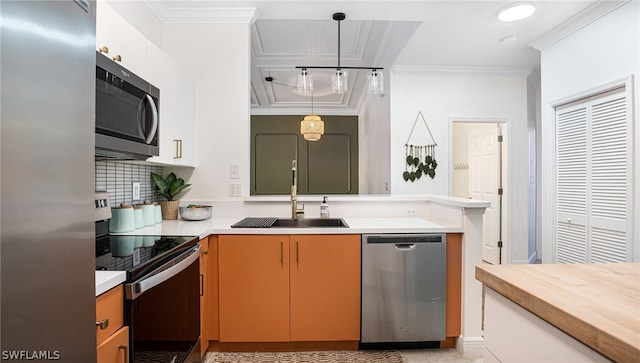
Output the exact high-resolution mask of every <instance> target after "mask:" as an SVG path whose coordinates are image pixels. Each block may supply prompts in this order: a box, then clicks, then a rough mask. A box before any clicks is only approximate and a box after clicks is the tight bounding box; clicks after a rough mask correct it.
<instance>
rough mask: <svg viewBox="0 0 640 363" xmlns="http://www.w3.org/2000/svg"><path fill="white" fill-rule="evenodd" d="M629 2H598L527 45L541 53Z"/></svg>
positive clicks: (601, 0) (603, 0) (611, 0)
mask: <svg viewBox="0 0 640 363" xmlns="http://www.w3.org/2000/svg"><path fill="white" fill-rule="evenodd" d="M629 1H630V0H599V1H597V2H595V3H593V4H592V5H590V6H588V7H587V8H586V9H584V10H582V11H581V12H579V13H577V14H576V15H574V16H572V17H571V18H569V20H567V21H565V22H564V23H562V24H560V25H558V26H556V27H555V28H553V29H551V30H550V31H548V32H546V33H545V34H543V35H542V36H540V37H539V38H538V39H536V40H534V41H533V42H531V43H529V45H530V46H531V47H533V48H534V49H536V50H539V51H542V50H543V49H545V48H547V47H549V46H551V45H553V44H555V43H556V42H558V41H560V40H562V39H564V38H566V37H567V36H569V35H571V34H572V33H574V32H576V31H578V30H580V29H581V28H583V27H585V26H587V25H589V24H591V23H593V22H594V21H596V20H598V19H600V18H602V17H603V16H605V15H607V14H608V13H610V12H612V11H613V10H615V9H617V8H619V7H620V6H622V5H624V4H626V3H628V2H629Z"/></svg>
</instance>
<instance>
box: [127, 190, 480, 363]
mask: <svg viewBox="0 0 640 363" xmlns="http://www.w3.org/2000/svg"><path fill="white" fill-rule="evenodd" d="M305 198H311V197H305V196H303V197H302V198H301V199H302V200H303V201H305V202H306V203H307V204H306V206H305V207H306V210H307V216H308V217H310V218H316V217H317V216H316V215H314V213H315V212H314V211H315V208H313V207H309V205H312V204H313V203H314V202H313V201H312V200H311V199H309V200H307V199H305ZM246 199H247V200H245V201H244V202H243V203H237V202H236V204H242V206H235V207H234V206H232V205H230V204H232V203H229V202H227V203H226V204H225V203H224V202H215V201H214V202H209V203H207V201H182V203H198V204H212V205H213V206H214V211H213V216H212V218H210V219H208V220H204V221H195V222H194V221H185V220H181V219H178V220H175V221H166V220H165V221H163V223H162V224H158V225H155V226H150V227H144V228H141V229H138V230H135V231H134V232H131V233H129V234H134V235H189V236H199V237H200V238H201V239H207V237H208V239H209V243H210V244H209V246H212V244H211V243H212V241H215V242H213V243H217V242H218V236H224V235H265V236H268V235H323V234H324V235H360V234H366V233H447V234H448V235H453V236H454V237H453V238H452V239H451V246H456V247H455V248H457V250H455V252H453V253H451V255H452V256H453V255H457V256H458V261H457V263H456V264H455V265H454V264H452V267H453V266H455V269H456V270H457V271H452V273H451V274H450V275H452V276H453V275H455V277H454V278H455V279H456V280H457V281H458V282H457V284H458V285H457V286H458V289H457V290H458V296H457V301H459V304H458V306H457V308H458V312H457V313H456V314H455V315H456V319H455V321H457V327H456V326H454V327H453V328H454V329H455V331H456V334H454V335H453V338H452V339H450V340H449V341H448V344H450V345H449V346H453V345H455V346H456V348H457V349H458V350H459V351H461V352H463V353H464V354H466V355H475V356H479V355H480V354H481V352H482V337H481V310H480V307H481V284H480V283H479V282H478V281H476V280H475V279H474V278H473V271H474V270H473V268H474V266H475V265H476V264H478V263H480V261H481V248H482V243H481V235H482V214H483V213H484V209H485V208H486V207H487V206H488V203H487V202H484V201H477V200H468V199H461V198H453V197H446V196H419V197H416V196H411V197H391V196H385V197H380V196H360V197H345V198H344V199H343V200H340V198H339V197H330V200H331V217H342V218H343V219H344V220H345V222H346V223H347V225H348V226H349V228H326V227H323V228H231V225H232V224H234V223H235V222H238V221H239V220H240V219H242V218H244V217H247V216H269V215H274V214H275V215H279V216H286V215H287V214H288V212H289V211H290V209H289V208H288V206H289V205H290V204H289V203H290V201H288V200H286V198H284V197H271V198H269V197H267V198H266V199H265V198H264V197H263V198H257V199H254V198H246ZM315 199H318V198H317V197H314V198H313V200H315ZM347 205H348V206H347ZM416 206H417V207H416ZM314 207H315V206H314ZM274 211H275V212H274ZM400 211H405V213H406V211H412V212H414V213H415V215H414V216H407V215H406V214H404V216H403V215H402V214H400ZM278 212H281V213H279V214H278ZM407 214H408V213H407ZM354 215H358V216H357V217H356V216H354ZM455 236H457V237H455ZM448 253H449V252H448ZM209 257H210V259H209V261H211V256H209ZM216 258H217V257H216ZM448 275H449V271H448ZM447 336H448V337H452V336H451V335H449V334H448V335H447Z"/></svg>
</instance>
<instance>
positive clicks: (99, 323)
mask: <svg viewBox="0 0 640 363" xmlns="http://www.w3.org/2000/svg"><path fill="white" fill-rule="evenodd" d="M96 326H99V327H100V330H105V329H107V327H108V326H109V319H102V320H100V321H96Z"/></svg>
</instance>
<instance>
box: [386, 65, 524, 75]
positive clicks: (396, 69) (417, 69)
mask: <svg viewBox="0 0 640 363" xmlns="http://www.w3.org/2000/svg"><path fill="white" fill-rule="evenodd" d="M532 70H533V69H532V68H528V67H504V68H503V67H456V66H403V65H397V66H392V67H391V71H392V72H393V73H396V74H398V73H400V74H402V73H410V74H439V73H440V74H441V73H457V74H487V75H489V74H492V75H496V74H497V75H516V76H528V75H529V74H531V71H532Z"/></svg>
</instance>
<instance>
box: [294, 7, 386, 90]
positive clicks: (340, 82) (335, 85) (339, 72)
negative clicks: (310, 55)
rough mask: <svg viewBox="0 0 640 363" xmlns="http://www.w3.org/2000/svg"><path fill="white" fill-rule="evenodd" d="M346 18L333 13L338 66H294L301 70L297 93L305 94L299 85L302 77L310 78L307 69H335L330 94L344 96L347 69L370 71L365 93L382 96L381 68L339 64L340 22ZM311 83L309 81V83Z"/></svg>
mask: <svg viewBox="0 0 640 363" xmlns="http://www.w3.org/2000/svg"><path fill="white" fill-rule="evenodd" d="M345 18H346V15H345V14H344V13H334V14H333V20H335V21H337V22H338V65H337V66H336V67H320V66H318V67H314V66H296V68H298V69H301V70H302V72H301V73H300V74H299V75H298V92H300V93H305V92H304V87H303V84H304V83H302V84H301V82H302V81H301V78H302V77H309V79H311V76H310V75H309V74H308V73H307V69H331V68H335V71H334V72H333V73H332V74H331V92H333V93H336V94H344V93H346V92H347V91H348V90H349V74H348V72H347V71H346V70H347V69H370V70H371V73H369V75H368V77H367V79H368V81H369V84H368V87H367V93H369V94H376V95H384V93H385V90H384V82H383V75H382V72H381V71H382V70H383V69H384V68H382V67H343V66H342V65H341V64H340V22H341V21H343V20H344V19H345ZM309 82H311V81H309Z"/></svg>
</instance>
